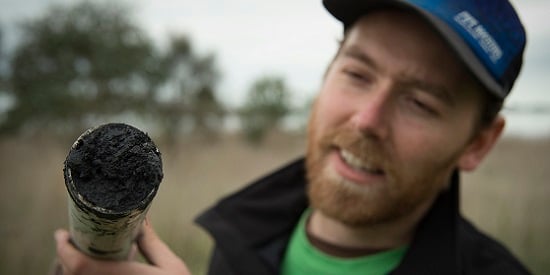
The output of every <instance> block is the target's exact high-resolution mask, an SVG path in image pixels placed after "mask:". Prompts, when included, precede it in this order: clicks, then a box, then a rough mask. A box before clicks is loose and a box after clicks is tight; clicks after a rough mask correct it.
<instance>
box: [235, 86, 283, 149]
mask: <svg viewBox="0 0 550 275" xmlns="http://www.w3.org/2000/svg"><path fill="white" fill-rule="evenodd" d="M289 97H290V95H289V90H288V88H287V86H286V84H285V82H284V80H283V79H282V78H281V77H277V76H265V77H261V78H259V79H257V80H256V81H255V82H254V83H253V84H252V86H251V88H250V90H249V92H248V95H247V98H246V101H245V103H244V106H243V107H242V108H241V110H240V112H239V115H240V120H241V124H242V127H243V131H244V133H245V137H246V138H247V140H248V141H250V142H252V143H259V142H261V141H262V140H263V138H264V137H265V135H266V134H267V132H268V131H269V130H270V129H274V128H279V127H280V126H281V125H280V122H281V120H282V119H283V118H284V117H285V116H286V115H287V114H288V113H289V111H290V107H289V105H290V98H289Z"/></svg>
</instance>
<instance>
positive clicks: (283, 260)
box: [56, 0, 529, 274]
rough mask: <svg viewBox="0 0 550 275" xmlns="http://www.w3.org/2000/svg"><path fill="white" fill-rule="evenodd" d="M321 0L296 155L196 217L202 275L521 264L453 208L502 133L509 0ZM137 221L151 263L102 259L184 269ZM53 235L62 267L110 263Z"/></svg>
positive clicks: (518, 51) (515, 61)
mask: <svg viewBox="0 0 550 275" xmlns="http://www.w3.org/2000/svg"><path fill="white" fill-rule="evenodd" d="M324 5H325V7H326V8H327V9H328V10H329V12H330V13H331V14H333V15H334V16H335V17H336V18H338V19H339V20H340V21H342V23H343V24H344V29H345V34H344V39H343V41H342V42H341V45H340V48H339V50H338V52H337V54H336V56H335V58H334V59H333V61H332V62H331V64H330V65H329V68H328V70H327V72H326V74H325V76H324V80H323V85H322V88H321V91H320V93H319V96H318V98H317V100H316V102H315V105H314V108H313V112H312V115H311V119H310V123H309V126H308V147H307V155H306V158H305V160H304V159H300V160H297V161H294V162H292V163H291V164H289V165H287V166H285V167H284V168H282V169H280V170H278V171H277V172H275V173H273V174H270V175H268V176H267V177H265V178H263V179H261V180H259V181H257V182H256V183H253V184H252V185H250V186H248V187H246V188H245V189H244V190H242V191H240V192H238V193H236V194H234V195H232V196H229V197H227V198H225V199H223V200H222V201H220V202H219V203H218V204H217V205H216V206H214V207H213V208H212V209H210V210H208V211H207V212H205V213H204V214H203V215H201V216H200V217H199V218H198V223H199V224H201V225H202V226H203V227H205V228H206V229H207V230H208V231H209V232H210V233H211V235H212V236H213V238H214V240H215V242H216V246H215V249H214V252H213V255H212V260H211V263H210V271H209V272H210V274H528V273H529V272H528V271H527V270H526V269H525V268H524V267H523V266H522V265H521V264H520V263H519V262H518V261H517V260H516V259H515V258H514V257H513V256H512V255H511V254H510V253H509V252H508V251H507V250H506V249H505V248H504V247H503V246H501V245H500V244H498V243H497V242H495V241H494V240H492V239H490V238H489V237H488V236H485V235H483V234H482V233H480V232H479V231H477V230H476V229H475V228H474V227H473V226H472V225H471V224H470V223H468V222H467V221H466V220H464V219H463V218H462V217H461V215H460V213H459V206H458V188H459V186H458V185H459V175H458V172H459V171H471V170H473V169H475V168H476V167H477V166H478V165H479V163H480V162H481V161H482V160H483V159H484V157H485V156H486V155H487V153H488V152H489V151H490V150H491V148H492V146H493V145H494V144H495V142H496V141H497V140H498V138H499V136H500V134H501V132H502V130H503V127H504V119H503V118H502V117H500V116H499V115H498V111H499V110H500V107H501V106H502V101H503V100H504V98H505V97H506V95H507V94H508V93H509V91H510V89H511V88H512V85H513V82H514V81H515V79H516V77H517V75H518V73H519V70H520V67H521V60H522V54H523V49H524V45H525V34H524V31H523V27H522V26H521V23H520V22H519V19H518V18H517V15H516V14H515V12H514V10H513V8H512V7H511V6H510V4H509V3H508V2H507V1H506V0H494V1H489V0H484V1H474V0H460V1H458V0H457V1H450V0H447V1H441V0H439V1H436V0H432V1H430V0H424V1H422V0H416V1H389V0H388V1H374V0H372V1H366V0H364V1H352V0H325V1H324ZM143 232H144V233H143V235H142V238H141V239H140V240H139V242H138V244H139V246H140V248H141V250H142V251H143V252H144V254H145V255H146V258H148V259H150V261H151V262H152V263H153V265H152V266H143V265H142V266H139V267H136V265H137V264H135V263H111V266H110V268H113V269H117V268H119V270H118V272H117V273H116V274H122V273H124V272H125V271H126V269H124V268H131V266H132V265H134V269H132V272H133V273H132V274H187V272H188V271H187V270H186V268H185V265H184V264H183V263H182V262H181V261H179V260H178V259H177V257H175V256H174V255H173V254H172V253H171V252H170V250H169V249H168V248H167V247H166V246H165V245H164V244H163V243H162V242H161V241H160V240H159V239H158V238H157V237H156V236H155V235H154V233H153V232H152V230H151V229H150V228H149V227H146V228H145V229H144V231H143ZM56 238H57V240H58V255H59V257H60V260H61V262H62V264H63V266H64V268H65V270H66V272H67V274H72V273H70V272H71V271H74V270H76V271H77V272H75V273H74V274H95V273H86V272H88V271H89V270H92V269H96V271H101V272H102V273H101V274H107V270H106V269H104V268H105V265H106V264H102V263H101V262H99V261H94V260H90V259H87V258H85V257H83V256H82V255H81V254H80V253H78V252H77V251H76V250H74V248H72V247H71V246H70V245H69V244H68V234H67V233H66V232H64V231H58V232H57V233H56ZM146 268H148V269H149V270H150V271H151V273H145V272H143V273H139V272H141V271H144V270H145V269H146ZM113 269H111V270H110V271H112V270H113ZM80 272H82V273H80ZM153 272H158V273H153ZM162 272H165V273H162ZM98 274H99V273H98ZM109 274H115V273H109ZM128 274H130V273H128Z"/></svg>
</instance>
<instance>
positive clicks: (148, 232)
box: [137, 219, 189, 274]
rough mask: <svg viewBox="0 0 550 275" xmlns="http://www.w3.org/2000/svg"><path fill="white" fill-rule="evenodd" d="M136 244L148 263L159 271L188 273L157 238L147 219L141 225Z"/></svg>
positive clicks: (182, 264) (176, 257) (179, 260)
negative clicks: (159, 269) (158, 268)
mask: <svg viewBox="0 0 550 275" xmlns="http://www.w3.org/2000/svg"><path fill="white" fill-rule="evenodd" d="M137 243H138V247H139V250H140V251H141V253H142V254H143V256H144V257H145V259H147V261H149V263H151V264H153V265H155V266H158V267H160V268H161V269H167V270H168V269H170V270H179V271H181V272H184V273H185V274H188V273H189V271H188V269H187V267H186V266H185V264H184V263H183V262H182V261H181V259H180V258H178V256H176V255H175V254H174V253H173V252H172V250H170V248H169V247H168V246H167V245H166V244H165V243H164V242H163V241H162V240H161V239H160V238H159V237H158V235H157V234H156V233H155V231H154V230H153V228H152V227H151V224H150V223H149V221H148V220H147V219H146V220H145V221H144V223H143V226H142V231H141V235H140V237H139V238H138V242H137Z"/></svg>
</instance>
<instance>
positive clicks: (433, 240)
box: [197, 159, 529, 275]
mask: <svg viewBox="0 0 550 275" xmlns="http://www.w3.org/2000/svg"><path fill="white" fill-rule="evenodd" d="M458 185H459V179H458V173H455V175H453V179H452V183H451V188H450V189H449V190H448V191H446V192H444V193H442V194H441V195H440V196H439V197H438V198H437V200H436V202H435V203H434V205H433V207H432V208H431V209H430V211H429V212H428V213H427V215H426V216H425V217H424V218H423V220H422V221H421V223H420V224H419V227H418V229H417V232H416V234H415V237H414V239H413V241H412V243H411V244H410V246H409V249H408V251H407V253H406V254H405V257H404V258H403V260H402V261H401V263H400V264H399V266H398V267H397V268H396V269H395V270H394V271H393V272H391V274H395V275H398V274H407V275H411V274H421V275H430V274H433V275H436V274H437V275H440V274H441V275H447V274H495V275H497V274H498V275H502V274H529V272H528V271H527V269H526V268H525V267H523V266H522V265H521V263H519V261H518V260H516V259H515V258H514V257H513V256H512V255H511V254H510V252H508V251H507V250H506V248H504V247H503V246H502V245H500V244H499V243H497V242H496V241H494V240H493V239H491V238H490V237H488V236H486V235H484V234H483V233H481V232H479V231H478V230H477V229H476V228H474V226H472V224H470V223H469V222H468V221H466V220H465V219H464V218H463V217H461V215H460V213H459V208H458V193H459V191H458ZM305 186H306V179H305V167H304V161H303V159H299V160H297V161H294V162H293V163H291V164H289V165H287V166H286V167H284V168H282V169H280V170H278V171H276V172H274V173H273V174H271V175H268V176H267V177H265V178H262V179H260V180H258V181H257V182H255V183H253V184H251V185H249V186H247V187H246V188H244V189H243V190H241V191H239V192H237V193H236V194H233V195H231V196H229V197H226V198H224V199H222V200H221V201H220V202H219V203H218V204H217V205H216V206H214V207H213V208H211V209H210V210H208V211H206V212H205V213H203V214H202V215H201V216H199V217H198V218H197V223H199V224H200V225H201V226H203V227H204V228H205V229H206V230H208V231H209V232H210V234H211V235H212V237H213V238H214V241H215V248H214V251H213V254H212V258H211V262H210V269H209V273H208V274H219V275H248V274H251V275H263V274H266V275H268V274H279V270H280V266H281V262H282V259H283V256H284V252H285V249H286V246H287V243H288V241H289V238H290V235H291V233H292V231H293V229H294V227H295V225H296V223H297V221H298V220H299V219H300V216H301V214H302V212H303V211H304V210H305V208H306V207H307V206H308V201H307V197H306V194H305Z"/></svg>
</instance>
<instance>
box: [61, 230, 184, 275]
mask: <svg viewBox="0 0 550 275" xmlns="http://www.w3.org/2000/svg"><path fill="white" fill-rule="evenodd" d="M69 238H70V237H69V232H67V231H66V230H63V229H58V230H57V231H56V232H55V240H56V243H57V257H58V262H59V264H60V265H61V269H62V270H63V275H115V274H116V275H120V274H133V275H145V274H147V275H163V274H164V275H190V274H191V273H190V272H189V270H188V269H187V266H186V265H185V263H183V261H181V259H179V258H178V257H177V256H176V255H175V254H174V253H173V252H172V251H171V250H170V248H168V246H167V245H166V244H165V243H164V242H162V240H160V238H159V237H158V236H157V234H156V233H155V232H154V231H153V228H151V226H150V224H149V222H148V221H147V220H145V222H144V223H143V226H142V230H141V234H140V236H139V237H138V240H137V245H138V248H139V250H140V252H141V253H142V254H143V257H144V258H145V259H146V260H147V261H148V262H149V263H150V265H148V264H143V263H139V262H133V261H102V260H97V259H93V258H90V257H88V256H86V255H84V254H83V253H82V252H80V251H78V250H77V249H76V248H75V247H74V246H73V245H72V244H71V243H70V242H69Z"/></svg>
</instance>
